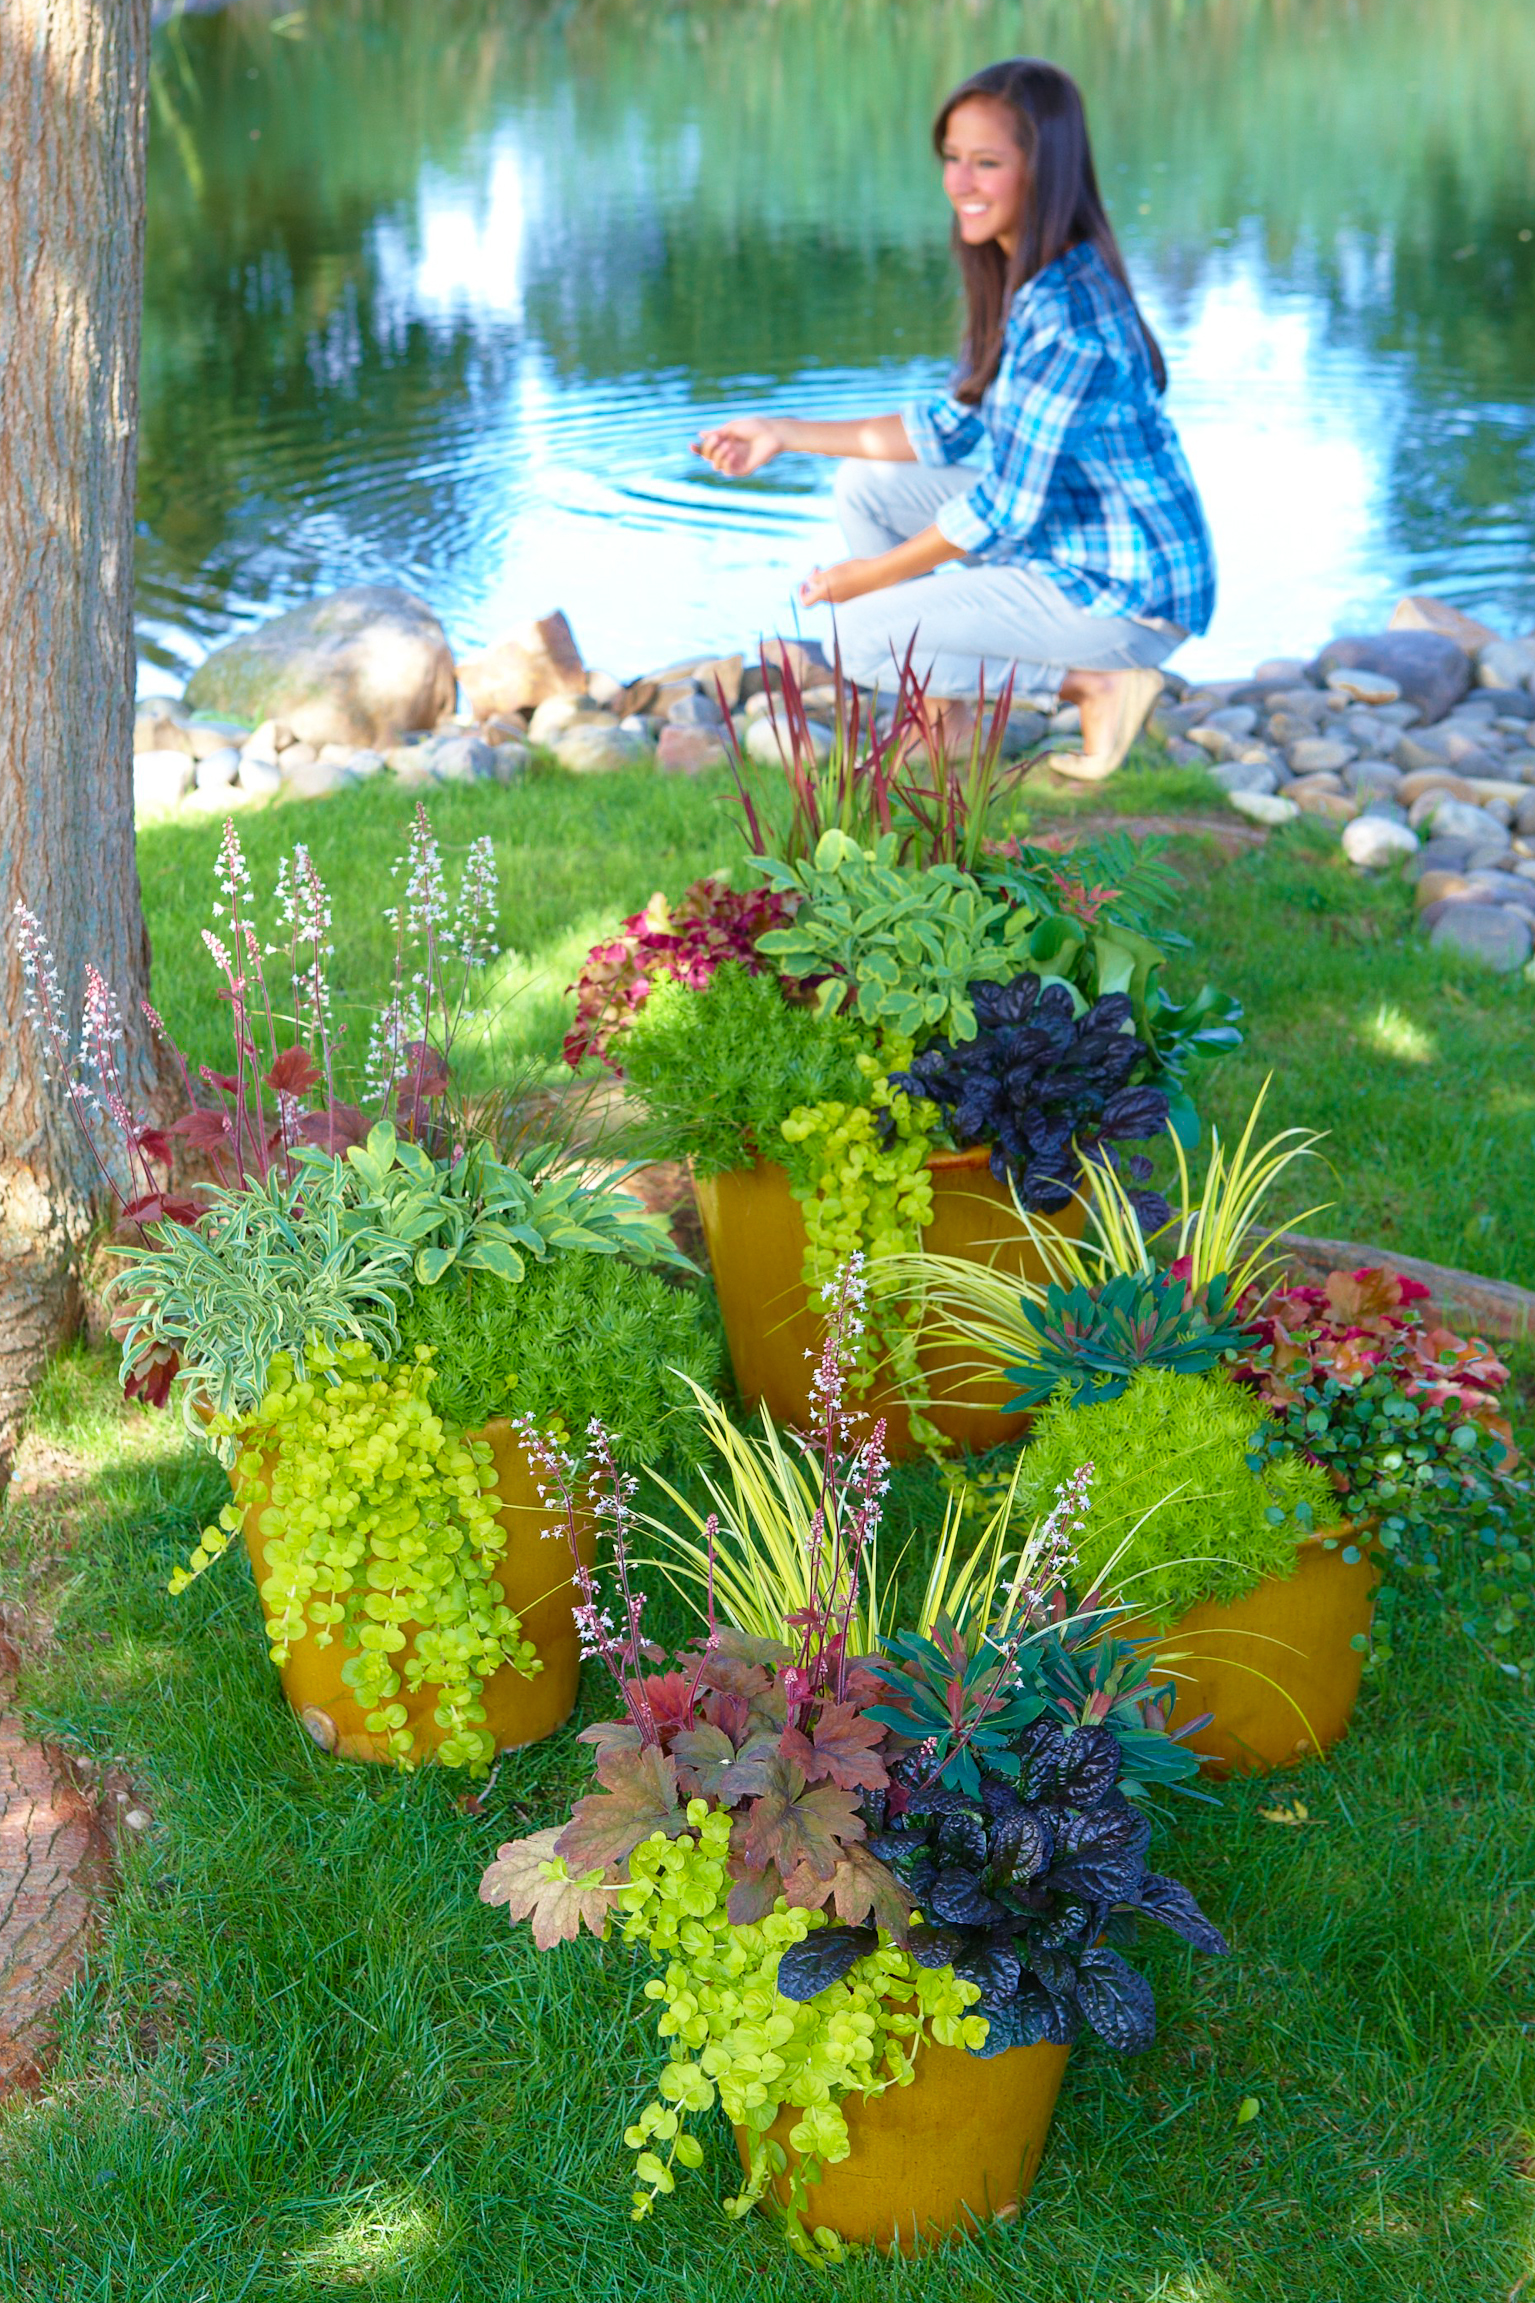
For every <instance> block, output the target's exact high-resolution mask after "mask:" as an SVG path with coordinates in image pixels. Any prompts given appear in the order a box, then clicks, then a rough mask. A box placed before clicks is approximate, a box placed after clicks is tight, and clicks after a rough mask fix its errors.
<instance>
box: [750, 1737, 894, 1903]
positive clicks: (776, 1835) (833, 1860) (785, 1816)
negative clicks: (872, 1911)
mask: <svg viewBox="0 0 1535 2303" xmlns="http://www.w3.org/2000/svg"><path fill="white" fill-rule="evenodd" d="M863 1837H864V1821H863V1817H862V1816H861V1815H860V1814H859V1812H858V1802H857V1800H856V1799H854V1797H853V1796H852V1794H851V1792H847V1791H838V1790H836V1789H834V1788H833V1787H832V1786H831V1785H830V1784H822V1785H820V1786H818V1787H817V1788H816V1789H815V1790H814V1791H812V1790H809V1789H808V1788H807V1787H806V1783H805V1778H804V1775H803V1773H802V1772H801V1770H800V1769H799V1768H798V1767H796V1766H795V1765H794V1763H793V1761H792V1760H788V1759H785V1758H784V1757H783V1755H782V1753H781V1752H775V1753H774V1754H773V1756H772V1758H771V1759H770V1760H769V1761H768V1788H767V1790H766V1791H765V1792H764V1793H763V1795H762V1797H761V1798H760V1799H757V1800H754V1801H753V1802H752V1805H751V1807H750V1809H749V1810H748V1813H747V1815H746V1819H745V1821H744V1823H743V1824H742V1825H741V1826H740V1828H739V1834H738V1837H737V1844H738V1846H739V1848H740V1850H741V1853H742V1855H743V1856H744V1857H745V1858H746V1861H747V1862H748V1863H749V1864H750V1865H751V1866H752V1868H753V1869H754V1870H757V1871H761V1870H763V1869H765V1868H766V1866H767V1865H768V1864H769V1863H775V1864H776V1865H777V1866H778V1869H779V1870H780V1871H781V1872H782V1873H783V1875H784V1878H785V1879H786V1880H787V1878H788V1877H789V1874H790V1873H791V1872H793V1871H795V1870H796V1869H797V1868H798V1866H799V1865H800V1864H802V1863H803V1864H808V1865H809V1867H810V1869H811V1870H812V1871H813V1872H814V1874H815V1876H816V1877H817V1878H818V1879H830V1878H831V1876H832V1874H833V1872H834V1871H835V1870H836V1868H837V1865H838V1863H839V1862H840V1861H841V1859H842V1854H843V1851H844V1847H845V1845H846V1843H847V1842H849V1841H851V1840H857V1839H862V1838H863Z"/></svg>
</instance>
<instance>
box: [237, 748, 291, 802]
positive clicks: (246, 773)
mask: <svg viewBox="0 0 1535 2303" xmlns="http://www.w3.org/2000/svg"><path fill="white" fill-rule="evenodd" d="M240 782H241V785H242V786H243V788H244V789H245V790H246V791H248V792H249V793H250V795H251V797H252V798H253V799H257V800H269V799H271V798H272V796H273V795H274V793H277V792H280V791H281V790H282V770H281V768H280V767H279V766H278V765H277V762H276V761H275V760H269V759H266V758H265V757H264V756H263V755H262V754H261V753H260V752H244V753H242V754H241V757H240Z"/></svg>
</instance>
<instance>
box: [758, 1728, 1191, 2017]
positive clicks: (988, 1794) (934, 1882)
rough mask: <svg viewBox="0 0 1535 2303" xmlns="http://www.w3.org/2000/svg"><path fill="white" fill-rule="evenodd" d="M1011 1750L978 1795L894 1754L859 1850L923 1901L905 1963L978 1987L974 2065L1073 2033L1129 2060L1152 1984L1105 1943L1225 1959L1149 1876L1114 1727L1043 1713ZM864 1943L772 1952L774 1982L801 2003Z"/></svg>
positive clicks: (870, 1804)
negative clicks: (1093, 2037) (1145, 1934)
mask: <svg viewBox="0 0 1535 2303" xmlns="http://www.w3.org/2000/svg"><path fill="white" fill-rule="evenodd" d="M1015 1749H1016V1750H1017V1752H1018V1753H1019V1756H1020V1758H1021V1760H1022V1768H1021V1772H1020V1774H1019V1776H1018V1778H1017V1779H1016V1780H1013V1779H1011V1778H1004V1777H1002V1776H1000V1775H997V1774H994V1773H991V1772H989V1771H986V1772H983V1773H982V1776H981V1781H980V1787H979V1790H978V1791H977V1792H976V1793H974V1794H971V1793H969V1792H964V1791H953V1790H949V1789H947V1788H945V1787H944V1786H943V1785H941V1784H932V1783H928V1782H926V1781H925V1780H923V1779H924V1778H925V1776H926V1765H925V1762H924V1761H923V1760H922V1759H921V1758H920V1757H919V1756H918V1755H916V1754H910V1755H908V1756H907V1757H906V1758H905V1759H903V1760H897V1761H896V1762H895V1764H894V1765H893V1766H892V1768H891V1770H890V1783H889V1786H888V1788H886V1789H884V1790H881V1791H878V1792H873V1793H869V1794H866V1795H865V1798H864V1803H863V1808H864V1813H865V1815H866V1816H868V1818H869V1819H870V1831H869V1837H868V1841H867V1846H868V1851H869V1853H870V1854H871V1855H873V1856H875V1857H876V1858H877V1859H878V1861H879V1862H881V1863H883V1864H885V1865H886V1866H887V1867H888V1868H889V1869H890V1870H891V1871H893V1872H894V1874H895V1876H896V1878H897V1879H898V1880H899V1881H900V1883H901V1886H902V1887H903V1888H904V1889H905V1891H906V1893H907V1894H908V1895H909V1896H910V1897H911V1899H912V1901H913V1902H914V1903H916V1904H918V1905H919V1906H920V1907H921V1910H922V1913H923V1917H924V1921H925V1923H926V1924H924V1925H923V1926H921V1927H914V1928H913V1929H912V1931H911V1934H910V1936H909V1938H908V1948H909V1949H910V1951H911V1953H912V1955H913V1957H914V1958H916V1959H919V1960H920V1961H921V1962H922V1964H923V1966H924V1967H952V1968H953V1970H954V1972H955V1974H956V1975H959V1976H962V1977H963V1978H964V1979H965V1980H966V1981H967V1982H970V1983H974V1984H976V1985H978V1986H979V1989H980V1993H981V1996H980V1999H979V2001H978V2002H977V2003H976V2007H975V2013H976V2014H978V2015H984V2016H985V2017H986V2019H987V2021H988V2023H989V2024H990V2026H991V2029H990V2032H989V2034H988V2036H987V2040H986V2045H985V2046H984V2048H982V2049H981V2051H980V2052H981V2053H982V2054H983V2055H1000V2054H1002V2053H1003V2052H1004V2050H1005V2049H1007V2048H1009V2047H1023V2046H1028V2045H1031V2044H1033V2043H1034V2042H1036V2041H1039V2040H1052V2041H1054V2042H1055V2043H1056V2044H1057V2045H1059V2046H1066V2045H1069V2044H1070V2042H1071V2041H1072V2040H1074V2039H1076V2038H1077V2037H1078V2035H1079V2034H1080V2033H1081V2031H1082V2030H1083V2029H1084V2027H1086V2028H1088V2029H1090V2030H1093V2031H1096V2032H1097V2034H1098V2035H1099V2037H1100V2038H1101V2039H1105V2040H1107V2042H1108V2043H1109V2045H1110V2046H1111V2047H1118V2048H1120V2049H1122V2050H1124V2051H1126V2052H1128V2053H1135V2052H1136V2051H1137V2050H1139V2049H1141V2048H1144V2047H1149V2046H1150V2045H1151V2042H1152V2039H1153V2037H1154V2036H1155V2031H1156V2014H1155V2008H1154V2005H1153V2001H1152V1994H1151V1986H1150V1984H1149V1983H1148V1982H1147V1981H1146V1979H1145V1977H1144V1976H1143V1975H1138V1974H1137V1973H1136V1971H1135V1969H1134V1968H1133V1967H1131V1966H1130V1965H1129V1963H1128V1962H1127V1961H1126V1960H1124V1959H1123V1958H1121V1956H1120V1954H1119V1952H1118V1951H1117V1950H1116V1949H1115V1948H1114V1938H1115V1937H1116V1936H1119V1937H1120V1939H1121V1940H1124V1939H1125V1935H1126V1932H1127V1931H1128V1932H1133V1923H1134V1919H1135V1918H1136V1917H1137V1916H1139V1917H1144V1918H1147V1919H1156V1920H1160V1921H1161V1923H1162V1925H1163V1926H1164V1927H1170V1928H1171V1929H1172V1930H1173V1932H1174V1934H1176V1935H1181V1936H1182V1937H1183V1938H1184V1939H1185V1941H1186V1942H1189V1943H1192V1944H1193V1945H1194V1946H1195V1948H1196V1949H1197V1950H1200V1951H1211V1952H1224V1951H1225V1950H1226V1948H1227V1946H1226V1942H1225V1939H1224V1937H1223V1936H1222V1935H1221V1934H1220V1933H1219V1931H1218V1930H1217V1929H1216V1928H1214V1927H1212V1926H1211V1924H1210V1922H1209V1920H1208V1919H1206V1917H1205V1916H1204V1913H1203V1912H1202V1911H1201V1910H1200V1908H1199V1906H1198V1904H1197V1903H1196V1902H1195V1901H1194V1898H1193V1896H1192V1895H1190V1893H1189V1891H1188V1889H1187V1888H1186V1887H1183V1886H1181V1885H1180V1884H1179V1883H1178V1881H1177V1880H1175V1879H1168V1878H1165V1877H1164V1876H1163V1875H1162V1874H1161V1873H1159V1872H1155V1871H1149V1870H1148V1869H1147V1868H1146V1850H1147V1846H1148V1844H1149V1842H1150V1838H1151V1826H1150V1824H1149V1823H1148V1822H1147V1820H1146V1818H1145V1816H1144V1815H1142V1814H1141V1813H1140V1812H1139V1811H1138V1810H1137V1809H1136V1808H1135V1807H1134V1806H1132V1805H1131V1803H1130V1801H1129V1800H1128V1799H1127V1798H1126V1797H1125V1795H1124V1793H1123V1792H1122V1791H1121V1790H1120V1788H1119V1785H1118V1777H1119V1774H1120V1767H1121V1752H1120V1746H1119V1741H1118V1738H1117V1737H1116V1736H1115V1735H1114V1733H1113V1732H1112V1730H1111V1729H1109V1728H1108V1727H1093V1726H1088V1727H1078V1728H1076V1729H1075V1730H1074V1731H1073V1732H1072V1733H1071V1734H1070V1735H1067V1734H1065V1733H1063V1731H1062V1729H1061V1728H1060V1727H1058V1726H1056V1725H1055V1723H1054V1722H1053V1721H1051V1720H1045V1719H1042V1720H1039V1721H1037V1722H1036V1723H1035V1725H1034V1726H1032V1727H1030V1728H1028V1729H1026V1730H1025V1731H1024V1733H1023V1735H1022V1736H1021V1737H1020V1738H1018V1739H1017V1741H1016V1744H1015ZM876 1941H877V1937H876V1935H875V1933H874V1930H873V1929H872V1928H867V1927H838V1928H830V1927H828V1928H825V1929H822V1930H820V1931H819V1932H817V1933H814V1934H811V1935H808V1936H806V1938H805V1940H804V1942H803V1943H797V1944H794V1945H792V1946H791V1947H790V1949H789V1950H787V1951H786V1952H785V1953H784V1955H783V1958H782V1960H781V1961H780V1963H779V1972H778V1988H779V1990H780V1991H782V1992H783V1993H784V1994H785V1995H786V1996H787V1997H789V1998H791V1999H808V1998H810V1997H811V1996H812V1995H813V1994H814V1993H815V1992H817V1991H821V1990H824V1989H825V1987H826V1986H827V1984H828V1983H834V1982H836V1981H837V1980H838V1979H839V1977H841V1976H842V1975H845V1974H846V1973H847V1971H848V1969H849V1968H850V1967H851V1966H852V1964H853V1961H854V1960H855V1959H856V1958H857V1957H858V1956H859V1955H860V1953H861V1952H865V1951H872V1950H873V1949H874V1947H875V1943H876Z"/></svg>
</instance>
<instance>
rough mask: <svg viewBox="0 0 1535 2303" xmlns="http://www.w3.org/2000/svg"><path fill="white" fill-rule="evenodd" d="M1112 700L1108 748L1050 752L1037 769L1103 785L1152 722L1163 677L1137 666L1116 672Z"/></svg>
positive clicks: (1076, 782)
mask: <svg viewBox="0 0 1535 2303" xmlns="http://www.w3.org/2000/svg"><path fill="white" fill-rule="evenodd" d="M1110 677H1111V678H1112V680H1113V682H1114V686H1113V690H1112V694H1111V697H1110V701H1111V703H1112V705H1113V710H1114V722H1113V727H1112V730H1111V732H1110V736H1109V742H1108V747H1107V749H1106V750H1104V751H1100V752H1050V753H1048V754H1047V755H1046V756H1045V757H1044V758H1042V759H1039V760H1036V762H1035V763H1034V764H1035V766H1036V767H1041V768H1053V769H1054V771H1055V773H1056V774H1057V775H1058V776H1065V777H1067V778H1068V779H1069V780H1070V781H1071V782H1072V783H1074V784H1101V783H1102V782H1103V780H1104V778H1105V777H1106V776H1111V775H1112V774H1113V773H1114V770H1115V769H1116V768H1117V767H1120V766H1121V765H1122V764H1123V762H1124V759H1125V755H1126V753H1127V752H1128V751H1129V749H1130V746H1131V745H1132V744H1133V743H1134V741H1135V739H1136V737H1137V736H1138V735H1139V734H1140V732H1141V730H1142V728H1143V727H1144V726H1145V725H1146V722H1147V721H1148V720H1149V719H1150V717H1151V714H1152V709H1153V707H1154V706H1155V704H1156V701H1157V698H1158V697H1159V696H1160V695H1161V693H1162V675H1161V673H1160V672H1156V671H1152V670H1150V669H1149V668H1144V667H1141V666H1137V667H1135V668H1134V669H1132V670H1129V671H1123V672H1114V673H1112V674H1111V675H1110Z"/></svg>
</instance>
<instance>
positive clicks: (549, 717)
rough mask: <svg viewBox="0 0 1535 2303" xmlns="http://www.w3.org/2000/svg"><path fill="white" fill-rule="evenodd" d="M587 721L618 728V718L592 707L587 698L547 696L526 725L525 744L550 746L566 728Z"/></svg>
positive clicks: (597, 705) (590, 701)
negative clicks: (526, 742) (526, 740)
mask: <svg viewBox="0 0 1535 2303" xmlns="http://www.w3.org/2000/svg"><path fill="white" fill-rule="evenodd" d="M583 720H586V721H590V722H591V723H592V725H594V726H596V727H600V728H611V727H615V726H616V725H617V716H616V714H614V713H613V712H610V711H606V710H605V709H604V708H603V706H602V705H601V704H594V703H593V701H592V699H591V697H590V696H546V697H545V698H544V700H543V702H542V703H541V704H539V705H538V706H537V708H536V709H535V711H534V713H533V717H532V719H531V720H529V722H528V741H529V743H532V744H552V743H553V742H554V740H555V738H556V736H562V735H563V734H564V733H565V731H566V729H567V728H573V727H576V726H577V725H578V724H579V723H580V722H581V721H583Z"/></svg>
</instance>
